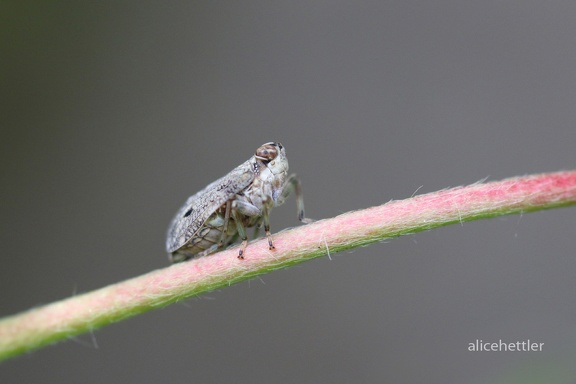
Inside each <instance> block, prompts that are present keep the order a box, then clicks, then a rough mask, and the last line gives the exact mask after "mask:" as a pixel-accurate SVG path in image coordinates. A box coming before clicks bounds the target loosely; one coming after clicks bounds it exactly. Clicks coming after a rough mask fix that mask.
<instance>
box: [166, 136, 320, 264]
mask: <svg viewBox="0 0 576 384" xmlns="http://www.w3.org/2000/svg"><path fill="white" fill-rule="evenodd" d="M287 172H288V159H287V158H286V151H285V150H284V146H282V144H280V143H275V142H270V143H266V144H263V145H261V146H260V147H259V148H258V149H257V150H256V153H255V154H254V156H252V157H251V158H250V159H248V161H246V162H244V163H243V164H241V165H239V166H238V167H236V168H234V169H233V170H232V171H230V173H228V174H227V175H226V176H224V177H222V178H220V179H218V180H216V181H214V182H213V183H211V184H210V185H208V186H207V187H206V188H204V189H203V190H201V191H200V192H198V193H196V194H195V195H192V196H190V197H189V198H188V200H186V203H185V204H184V206H183V207H182V208H180V210H179V211H178V213H176V216H175V217H174V219H173V220H172V223H171V224H170V227H169V228H168V236H167V239H166V250H167V251H168V253H169V254H170V259H171V261H172V262H173V263H178V262H181V261H184V260H188V259H191V258H194V257H200V256H206V255H208V254H210V253H212V252H214V251H216V250H217V249H219V248H222V247H225V246H228V245H230V244H232V243H233V242H234V241H236V239H237V238H238V237H240V238H241V239H242V246H241V247H240V251H239V252H238V258H239V259H243V258H244V253H245V251H246V246H247V244H248V237H247V236H246V228H248V227H253V226H256V227H257V228H260V226H261V225H263V226H264V230H265V231H266V237H267V238H268V245H269V247H270V249H274V245H273V243H272V235H271V234H270V211H271V209H272V208H274V207H277V206H279V205H281V204H282V203H284V200H285V199H286V197H288V195H289V194H290V193H291V192H293V191H294V192H295V193H296V205H297V208H298V219H299V220H300V221H301V222H303V223H309V222H311V221H312V220H310V219H306V218H305V217H304V200H303V198H302V191H301V188H300V181H299V180H298V178H297V177H296V175H294V174H293V175H290V176H288V173H287Z"/></svg>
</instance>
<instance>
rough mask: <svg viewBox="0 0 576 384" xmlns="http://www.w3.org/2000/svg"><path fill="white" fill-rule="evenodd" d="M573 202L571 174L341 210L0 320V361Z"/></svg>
mask: <svg viewBox="0 0 576 384" xmlns="http://www.w3.org/2000/svg"><path fill="white" fill-rule="evenodd" d="M572 204H576V171H568V172H558V173H548V174H541V175H534V176H525V177H516V178H510V179H506V180H503V181H498V182H491V183H479V184H473V185H470V186H467V187H458V188H452V189H448V190H443V191H439V192H434V193H429V194H425V195H420V196H416V197H413V198H410V199H406V200H400V201H391V202H389V203H387V204H384V205H381V206H377V207H373V208H368V209H364V210H361V211H355V212H349V213H346V214H343V215H340V216H337V217H335V218H332V219H327V220H322V221H317V222H314V223H312V224H309V225H306V226H301V227H297V228H294V229H291V230H287V231H283V232H281V233H278V234H275V235H274V244H275V246H276V249H275V250H272V251H271V250H269V249H268V246H267V242H266V240H259V241H256V242H253V243H251V244H250V245H249V246H248V248H247V252H246V254H245V259H244V260H239V259H238V258H237V257H236V255H237V252H238V251H237V250H236V249H228V250H225V251H222V252H219V253H217V254H213V255H210V256H208V257H203V258H199V259H195V260H191V261H189V262H185V263H181V264H176V265H173V266H170V267H168V268H164V269H160V270H156V271H152V272H150V273H148V274H145V275H143V276H139V277H136V278H133V279H129V280H126V281H123V282H120V283H117V284H113V285H110V286H107V287H104V288H101V289H98V290H96V291H93V292H89V293H85V294H81V295H77V296H74V297H71V298H68V299H65V300H61V301H58V302H55V303H52V304H48V305H45V306H42V307H38V308H34V309H31V310H29V311H26V312H23V313H20V314H17V315H13V316H9V317H6V318H4V319H1V320H0V360H2V359H6V358H9V357H13V356H16V355H18V354H21V353H24V352H26V351H30V350H33V349H36V348H39V347H41V346H44V345H47V344H50V343H53V342H55V341H58V340H62V339H65V338H68V337H71V336H74V335H78V334H80V333H84V332H88V331H91V330H94V329H97V328H100V327H102V326H104V325H107V324H110V323H113V322H116V321H120V320H122V319H125V318H128V317H132V316H135V315H137V314H139V313H143V312H146V311H149V310H151V309H154V308H160V307H163V306H166V305H168V304H170V303H173V302H175V301H178V300H183V299H186V298H189V297H192V296H196V295H199V294H202V293H205V292H208V291H211V290H214V289H217V288H221V287H224V286H228V285H231V284H234V283H237V282H239V281H243V280H246V279H250V278H252V277H254V276H257V275H260V274H263V273H267V272H271V271H273V270H276V269H279V268H284V267H287V266H290V265H293V264H297V263H301V262H303V261H306V260H310V259H313V258H316V257H320V256H324V255H326V254H327V253H328V252H329V253H330V254H333V253H335V252H339V251H342V250H346V249H350V248H354V247H358V246H361V245H366V244H370V243H373V242H376V241H382V240H385V239H388V238H392V237H397V236H400V235H406V234H411V233H416V232H420V231H424V230H428V229H432V228H436V227H440V226H444V225H448V224H453V223H462V222H465V221H471V220H477V219H483V218H489V217H494V216H501V215H507V214H514V213H524V212H531V211H537V210H542V209H550V208H556V207H561V206H568V205H572Z"/></svg>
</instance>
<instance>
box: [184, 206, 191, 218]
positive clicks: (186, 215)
mask: <svg viewBox="0 0 576 384" xmlns="http://www.w3.org/2000/svg"><path fill="white" fill-rule="evenodd" d="M191 214H192V208H190V209H189V210H187V211H186V213H185V214H184V217H188V216H190V215H191Z"/></svg>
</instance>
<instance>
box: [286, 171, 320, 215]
mask: <svg viewBox="0 0 576 384" xmlns="http://www.w3.org/2000/svg"><path fill="white" fill-rule="evenodd" d="M292 192H294V193H295V194H296V209H297V210H298V220H300V221H301V222H302V223H311V222H313V221H314V220H312V219H309V218H306V217H304V196H302V185H301V184H300V179H298V177H297V176H296V174H291V175H290V176H289V177H288V179H287V180H286V182H285V183H284V186H283V187H282V192H281V193H280V199H279V202H278V204H282V203H283V202H284V200H286V198H287V197H288V196H289V195H290V194H291V193H292Z"/></svg>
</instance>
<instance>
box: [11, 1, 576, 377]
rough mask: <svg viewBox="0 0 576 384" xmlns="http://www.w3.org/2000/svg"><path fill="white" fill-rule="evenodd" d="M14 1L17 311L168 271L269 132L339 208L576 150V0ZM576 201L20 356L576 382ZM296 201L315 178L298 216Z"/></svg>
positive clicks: (313, 205) (290, 222) (237, 369)
mask: <svg viewBox="0 0 576 384" xmlns="http://www.w3.org/2000/svg"><path fill="white" fill-rule="evenodd" d="M0 18H1V20H0V44H1V45H0V49H1V58H0V70H1V71H0V98H1V100H0V108H1V113H0V124H1V127H2V140H1V141H0V146H1V148H0V155H1V156H2V161H1V163H0V164H1V165H0V167H1V176H2V178H1V180H2V185H1V187H2V188H1V193H2V205H1V215H0V219H1V221H0V226H1V231H0V234H1V235H0V236H1V242H0V246H1V251H0V252H1V254H2V267H1V268H0V292H2V294H1V296H0V315H9V314H13V313H17V312H20V311H23V310H26V309H28V308H31V307H34V306H37V305H41V304H43V303H49V302H52V301H55V300H58V299H62V298H65V297H68V296H71V295H74V294H75V293H79V292H87V291H90V290H93V289H97V288H99V287H103V286H105V285H108V284H111V283H115V282H118V281H121V280H123V279H126V278H130V277H133V276H137V275H140V274H143V273H146V272H148V271H151V270H153V269H158V268H163V267H165V266H167V265H168V263H167V257H166V254H165V252H164V238H165V231H166V228H167V225H168V223H169V221H170V220H171V218H172V215H173V214H174V213H175V211H176V210H177V209H178V208H179V206H180V205H181V204H182V203H183V202H184V200H185V199H186V198H187V197H188V195H191V194H192V193H194V192H196V191H197V190H199V189H201V188H202V187H204V186H205V185H206V184H208V183H209V182H211V181H213V180H214V179H216V178H217V177H220V176H222V175H223V174H225V173H227V172H228V171H229V170H230V169H232V168H233V167H235V166H237V165H238V164H240V163H241V162H243V161H245V160H246V159H248V158H249V157H250V156H251V155H252V154H253V152H254V150H255V149H256V148H257V147H258V146H259V145H260V144H262V143H264V142H267V141H271V140H279V141H281V142H282V143H283V144H284V145H285V146H286V148H287V153H288V156H289V159H290V165H291V170H292V171H294V172H297V173H298V175H299V176H300V177H301V179H302V182H303V188H304V196H305V201H306V207H307V215H308V216H309V217H313V218H317V219H320V218H327V217H332V216H335V215H338V214H340V213H342V212H346V211H349V210H353V209H360V208H364V207H369V206H373V205H378V204H381V203H384V202H386V201H389V200H391V199H403V198H407V197H410V196H411V195H412V194H413V193H414V192H415V191H416V190H418V193H426V192H431V191H435V190H438V189H442V188H446V187H451V186H457V185H464V184H468V183H473V182H476V181H478V180H480V179H483V178H485V177H488V180H498V179H501V178H505V177H511V176H516V175H523V174H530V173H538V172H548V171H557V170H562V169H572V168H574V164H575V151H574V144H575V142H576V129H575V123H576V46H575V45H576V44H575V41H576V40H575V36H576V2H574V1H546V2H527V1H520V0H517V1H456V0H453V1H434V2H431V1H354V2H352V1H311V2H310V1H291V2H268V1H243V2H237V1H218V2H199V1H168V2H150V1H124V2H118V3H113V2H85V3H83V4H81V3H77V2H41V1H37V2H2V3H0ZM419 187H421V188H420V189H418V188H419ZM575 213H576V211H575V210H574V208H565V209H557V210H552V211H546V212H539V213H533V214H527V215H524V216H509V217H503V218H499V219H493V220H486V221H479V222H473V223H465V224H464V225H462V226H460V225H454V226H451V227H446V228H442V229H438V230H434V231H430V232H426V233H420V234H417V235H415V236H408V237H404V238H400V239H395V240H391V241H389V242H386V243H382V244H375V245H372V246H369V247H366V248H361V249H356V250H354V251H352V252H349V253H342V254H335V255H332V260H329V259H328V258H321V259H317V260H315V261H312V262H308V263H305V264H301V265H299V266H296V267H294V268H291V269H288V270H283V271H278V272H275V273H272V274H268V275H265V276H263V277H262V279H255V280H253V281H250V282H244V283H240V284H238V285H235V286H232V287H230V288H227V289H223V290H220V291H217V292H213V293H210V294H207V295H204V296H202V297H198V298H194V299H191V300H188V301H186V302H185V303H181V304H176V305H172V306H169V307H167V308H164V309H162V310H157V311H153V312H149V313H147V314H144V315H141V316H138V317H136V318H132V319H130V320H127V321H123V322H120V323H117V324H114V325H112V326H108V327H106V328H103V329H101V330H98V331H96V332H94V333H93V334H92V335H83V336H80V337H78V338H75V339H74V340H69V341H66V342H63V343H60V344H57V345H55V346H51V347H48V348H44V349H41V350H39V351H36V352H34V353H31V354H27V355H25V356H21V357H19V358H16V359H13V360H10V361H7V362H5V363H3V364H2V365H1V366H0V382H1V383H15V382H20V383H24V382H27V383H78V382H81V383H84V384H89V383H102V382H109V383H125V382H131V383H159V382H162V383H190V382H204V383H209V382H213V383H218V382H220V383H223V382H232V381H234V382H238V383H328V382H330V383H350V382H366V383H368V382H395V383H399V382H404V383H416V382H427V383H511V382H514V383H516V382H523V383H527V382H547V383H568V382H575V381H574V380H575V378H576V368H575V367H574V364H573V362H574V359H575V358H576V352H575V349H576V308H575V306H574V297H575V294H576V290H575V274H576V245H575V242H574V222H575ZM295 216H296V215H295V203H294V199H293V198H292V199H290V200H289V201H288V203H287V204H286V205H285V206H283V207H281V208H278V209H276V210H275V211H274V213H273V216H272V229H273V230H276V231H278V230H280V229H283V228H286V227H290V226H296V225H298V222H297V220H296V217H295ZM476 339H483V340H485V341H498V340H499V339H502V340H504V341H507V342H515V341H524V340H527V339H530V340H532V341H536V342H543V343H545V344H544V350H543V351H542V352H531V353H528V352H476V353H472V352H468V351H467V348H468V343H471V342H474V341H475V340H476Z"/></svg>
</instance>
